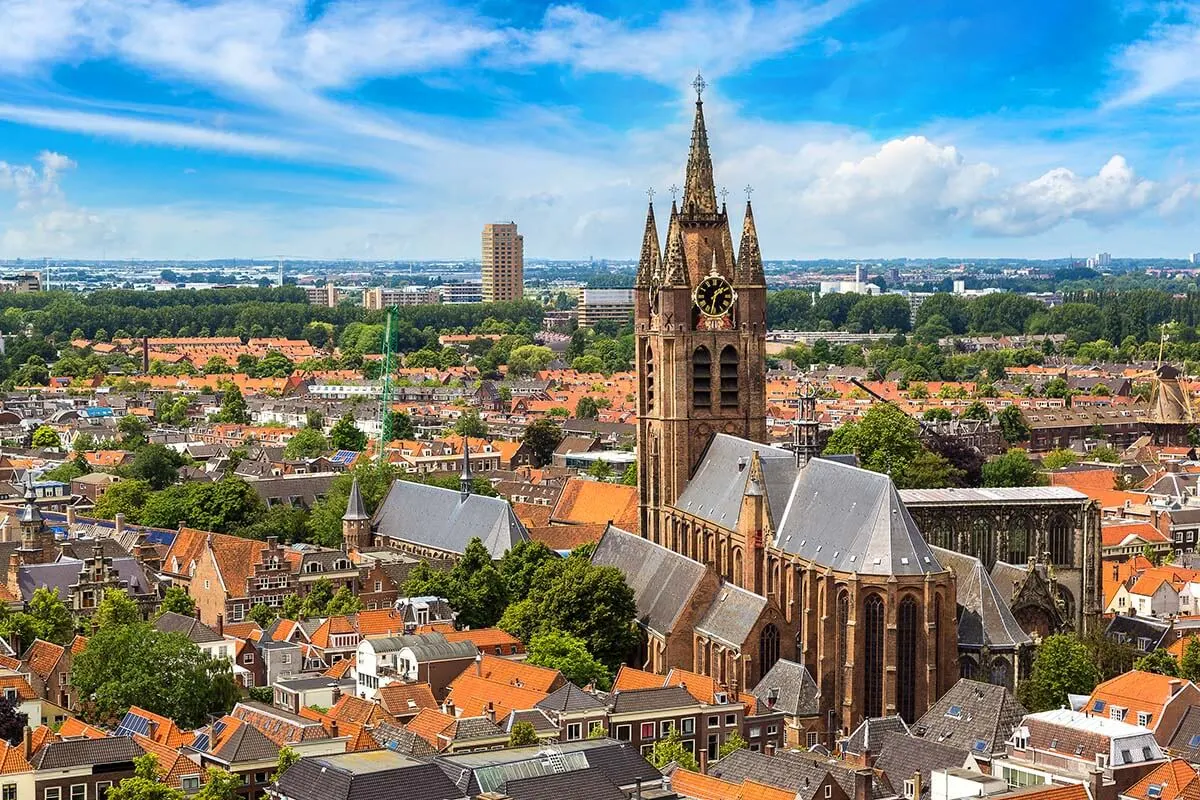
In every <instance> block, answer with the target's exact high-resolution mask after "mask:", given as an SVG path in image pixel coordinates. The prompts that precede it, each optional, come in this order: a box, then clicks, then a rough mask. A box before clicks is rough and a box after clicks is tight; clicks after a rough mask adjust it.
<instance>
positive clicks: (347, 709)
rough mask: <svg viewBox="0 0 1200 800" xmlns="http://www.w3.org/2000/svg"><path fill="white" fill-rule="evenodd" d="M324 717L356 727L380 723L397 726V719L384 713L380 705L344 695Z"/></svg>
mask: <svg viewBox="0 0 1200 800" xmlns="http://www.w3.org/2000/svg"><path fill="white" fill-rule="evenodd" d="M324 716H326V717H328V718H329V719H334V720H337V721H338V723H339V724H341V723H343V722H349V723H353V724H355V725H376V724H378V723H380V722H388V723H391V724H393V725H394V724H396V718H395V717H393V716H392V715H391V714H389V713H387V712H386V711H384V710H383V708H382V707H381V706H380V705H379V704H378V703H373V702H371V701H370V700H364V699H362V698H361V697H355V696H354V695H352V694H344V695H342V696H341V697H340V698H338V701H337V702H336V703H334V704H333V707H332V708H330V709H329V711H328V712H327V713H326V714H325V715H324Z"/></svg>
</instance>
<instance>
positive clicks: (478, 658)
mask: <svg viewBox="0 0 1200 800" xmlns="http://www.w3.org/2000/svg"><path fill="white" fill-rule="evenodd" d="M475 677H476V678H482V677H483V653H476V654H475Z"/></svg>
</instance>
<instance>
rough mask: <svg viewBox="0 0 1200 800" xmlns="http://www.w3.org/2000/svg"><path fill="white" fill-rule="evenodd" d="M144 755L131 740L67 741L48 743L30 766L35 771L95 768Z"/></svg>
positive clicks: (34, 757)
mask: <svg viewBox="0 0 1200 800" xmlns="http://www.w3.org/2000/svg"><path fill="white" fill-rule="evenodd" d="M142 755H145V751H143V750H142V748H141V747H139V746H138V744H137V742H135V741H134V740H133V738H132V737H130V736H110V737H107V738H104V739H70V740H67V741H64V742H47V743H46V744H45V745H43V746H42V748H41V749H40V750H38V751H37V752H36V753H34V755H33V758H32V759H30V762H31V763H32V764H33V766H34V767H35V768H36V769H40V770H41V769H68V768H70V767H82V766H91V765H94V764H119V763H123V762H126V761H133V759H135V758H138V757H139V756H142Z"/></svg>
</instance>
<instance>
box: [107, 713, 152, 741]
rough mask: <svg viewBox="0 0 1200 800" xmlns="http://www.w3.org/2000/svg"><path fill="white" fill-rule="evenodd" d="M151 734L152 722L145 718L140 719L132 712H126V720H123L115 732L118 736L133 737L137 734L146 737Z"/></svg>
mask: <svg viewBox="0 0 1200 800" xmlns="http://www.w3.org/2000/svg"><path fill="white" fill-rule="evenodd" d="M149 732H150V720H148V719H146V718H145V717H139V716H138V715H137V714H134V713H133V712H132V711H130V712H126V714H125V718H124V719H122V720H121V724H120V725H118V726H117V730H116V731H115V733H116V735H117V736H133V735H134V734H135V733H136V734H140V735H142V736H146V735H147V734H148V733H149Z"/></svg>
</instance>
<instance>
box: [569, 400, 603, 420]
mask: <svg viewBox="0 0 1200 800" xmlns="http://www.w3.org/2000/svg"><path fill="white" fill-rule="evenodd" d="M598 416H600V406H599V405H597V403H596V398H594V397H588V396H587V395H584V396H583V397H581V398H579V402H577V403H576V404H575V419H595V418H596V417H598Z"/></svg>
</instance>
